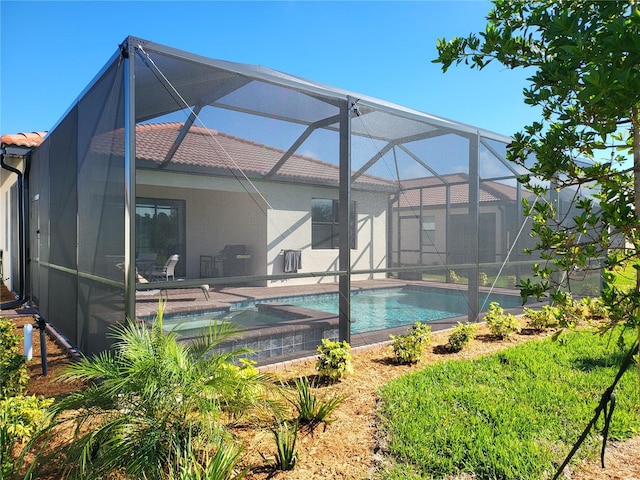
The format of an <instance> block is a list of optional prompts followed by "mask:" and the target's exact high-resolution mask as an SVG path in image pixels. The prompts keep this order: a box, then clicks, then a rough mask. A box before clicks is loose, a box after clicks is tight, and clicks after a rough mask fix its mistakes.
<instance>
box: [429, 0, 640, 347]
mask: <svg viewBox="0 0 640 480" xmlns="http://www.w3.org/2000/svg"><path fill="white" fill-rule="evenodd" d="M487 21H488V23H487V25H486V28H485V31H484V32H481V33H478V34H470V35H469V36H467V37H456V38H453V39H452V40H449V41H447V40H445V39H442V40H439V41H438V45H437V48H438V58H437V59H436V60H434V62H436V63H440V64H442V69H443V71H446V70H447V69H448V68H449V67H450V66H451V65H454V64H455V65H458V64H461V63H464V64H466V65H469V66H470V67H471V68H477V69H482V68H484V67H485V66H486V65H488V64H489V63H491V62H493V61H497V62H499V63H501V64H502V65H504V66H506V67H507V68H509V69H515V68H527V69H528V71H531V72H532V74H531V76H530V77H529V78H528V80H529V82H530V84H529V85H528V87H527V88H525V89H524V92H523V94H524V102H525V103H527V104H529V105H535V106H539V107H541V110H542V118H541V119H540V120H539V121H535V122H533V123H532V124H531V125H528V126H525V127H524V128H523V130H522V131H521V132H518V133H515V134H514V135H513V142H512V143H511V145H510V146H509V149H508V153H507V156H508V159H509V160H512V161H514V162H516V163H517V164H519V165H522V166H525V167H526V168H528V169H529V171H530V175H527V176H525V177H523V179H522V180H523V182H524V183H525V185H526V186H527V187H528V188H529V189H531V190H532V191H533V192H535V193H537V194H538V195H540V197H542V198H545V195H546V198H547V199H549V195H548V193H549V192H554V191H563V192H571V193H572V196H573V207H572V209H571V210H570V211H569V213H568V214H567V212H566V211H564V212H561V211H559V210H558V208H557V203H556V202H553V201H539V202H535V204H527V203H526V202H525V209H526V210H527V213H531V214H532V218H533V227H532V230H533V234H534V236H536V237H537V238H536V245H535V250H537V251H539V252H540V257H541V259H542V261H541V262H540V264H537V265H535V266H534V273H535V274H536V276H537V277H538V278H537V280H536V281H535V282H531V281H526V282H522V283H521V285H520V287H521V289H522V293H523V296H530V295H535V296H538V297H540V296H542V295H544V294H545V292H548V291H550V292H551V295H552V298H554V299H555V300H562V295H563V294H562V293H561V291H562V289H561V287H567V285H566V283H567V282H569V281H570V278H571V277H570V276H569V275H566V274H565V275H557V276H556V275H554V274H553V272H554V271H555V272H565V273H569V272H571V271H572V270H573V269H575V268H576V267H579V268H581V269H584V270H588V269H589V268H590V264H591V262H590V260H592V259H593V258H597V257H604V258H605V265H606V267H607V268H608V269H609V270H613V269H615V268H616V267H620V266H621V265H623V264H625V263H626V262H632V263H633V265H634V268H635V269H636V282H635V288H634V289H632V290H631V291H629V290H621V289H618V288H617V287H616V286H615V285H614V284H613V282H612V281H611V280H612V278H613V277H612V275H611V274H605V286H604V291H603V299H604V300H605V302H606V304H607V305H608V306H609V308H610V309H611V319H612V323H618V322H621V321H624V322H627V324H628V325H630V326H634V327H637V328H638V333H639V335H640V309H639V306H640V260H639V259H638V256H637V254H636V252H638V251H640V231H639V229H638V226H639V217H638V212H639V211H640V117H639V114H638V109H639V108H640V12H639V11H638V7H637V5H636V1H635V0H624V1H613V0H612V1H593V0H573V1H571V2H557V1H555V0H536V1H531V0H495V1H494V7H493V9H492V11H491V12H490V13H489V15H488V16H487ZM541 181H542V182H541ZM544 185H546V186H544ZM552 198H553V197H551V199H552ZM620 239H624V240H625V241H627V242H629V243H630V244H631V245H632V247H633V248H631V249H630V250H627V251H621V250H619V249H615V248H612V247H615V246H616V242H617V244H619V243H620Z"/></svg>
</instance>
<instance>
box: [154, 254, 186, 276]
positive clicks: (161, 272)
mask: <svg viewBox="0 0 640 480" xmlns="http://www.w3.org/2000/svg"><path fill="white" fill-rule="evenodd" d="M178 260H180V255H178V254H175V255H171V256H170V257H169V258H168V259H167V262H166V263H165V264H164V265H162V266H155V267H153V268H152V269H151V271H150V272H149V279H150V280H152V281H153V280H156V281H158V280H165V281H167V282H168V281H169V278H171V280H175V279H176V277H175V274H174V271H175V269H176V263H178Z"/></svg>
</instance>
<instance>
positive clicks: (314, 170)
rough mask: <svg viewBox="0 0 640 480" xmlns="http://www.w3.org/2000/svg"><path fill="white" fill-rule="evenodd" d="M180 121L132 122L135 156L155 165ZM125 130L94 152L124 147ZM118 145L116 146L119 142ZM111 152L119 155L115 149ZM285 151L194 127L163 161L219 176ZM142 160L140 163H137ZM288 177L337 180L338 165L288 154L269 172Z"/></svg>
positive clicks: (262, 171)
mask: <svg viewBox="0 0 640 480" xmlns="http://www.w3.org/2000/svg"><path fill="white" fill-rule="evenodd" d="M182 126H183V124H182V123H156V124H142V125H137V126H136V160H137V162H150V163H152V164H156V165H157V166H159V165H160V164H162V163H163V162H164V161H165V158H166V157H167V154H168V152H169V151H170V149H171V147H172V145H173V143H174V140H175V139H176V138H177V136H178V134H179V132H180V129H181V128H182ZM122 135H123V130H122V129H120V130H117V131H115V132H113V133H110V134H102V135H100V136H98V137H96V138H95V139H94V141H93V143H92V149H93V150H94V151H101V152H103V153H107V152H109V150H110V148H114V149H115V150H122V145H123V142H122ZM118 145H119V146H118ZM113 153H116V154H121V152H118V151H114V152H113ZM284 153H285V151H284V150H281V149H277V148H274V147H270V146H268V145H264V144H260V143H256V142H252V141H250V140H247V139H244V138H240V137H236V136H233V135H229V134H226V133H221V132H218V131H216V130H209V129H206V128H203V127H197V126H192V127H191V128H190V129H189V132H188V133H187V134H186V135H185V138H184V139H183V141H182V142H181V143H180V145H179V147H178V149H177V150H176V151H175V153H174V155H173V156H172V157H171V158H170V160H169V163H168V164H167V166H168V168H172V166H173V167H174V168H175V167H178V168H181V169H191V170H196V171H205V170H206V171H207V172H211V173H214V174H217V175H231V174H234V173H236V174H237V173H238V172H239V171H243V172H244V173H245V174H246V175H247V176H249V177H250V178H255V177H256V176H258V177H261V176H264V175H266V174H267V173H269V172H270V171H271V169H272V168H273V167H274V166H275V165H276V163H277V162H278V161H279V160H280V159H281V158H282V156H283V155H284ZM139 165H140V163H139ZM271 178H272V179H273V180H281V181H282V180H284V181H289V182H301V183H305V182H306V183H319V184H323V185H326V184H330V185H338V179H339V169H338V166H337V165H334V164H331V163H327V162H323V161H320V160H317V159H315V158H312V157H309V156H304V155H296V154H294V155H292V156H291V157H290V158H289V159H288V160H287V161H286V163H285V164H284V165H283V166H282V167H281V168H280V169H279V170H278V171H277V172H276V173H275V174H274V175H273V177H271ZM356 183H357V184H358V185H368V186H378V187H384V188H388V187H390V186H391V187H392V186H393V185H394V184H393V182H389V181H388V180H385V179H383V178H379V177H375V176H372V175H362V176H361V177H359V179H358V181H357V182H356Z"/></svg>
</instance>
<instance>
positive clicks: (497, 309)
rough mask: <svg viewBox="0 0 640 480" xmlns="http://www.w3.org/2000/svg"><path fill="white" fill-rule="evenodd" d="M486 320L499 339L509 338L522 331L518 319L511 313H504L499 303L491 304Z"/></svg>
mask: <svg viewBox="0 0 640 480" xmlns="http://www.w3.org/2000/svg"><path fill="white" fill-rule="evenodd" d="M484 320H485V321H486V322H487V325H488V326H489V330H490V331H491V333H492V334H493V335H495V336H496V337H498V338H508V337H510V336H511V335H513V334H514V333H518V332H520V330H521V329H522V327H521V326H520V322H519V321H518V319H517V318H516V317H515V316H514V315H512V314H510V313H504V309H503V308H502V307H501V306H500V304H499V303H498V302H491V304H490V305H489V310H488V311H487V314H486V315H485V317H484Z"/></svg>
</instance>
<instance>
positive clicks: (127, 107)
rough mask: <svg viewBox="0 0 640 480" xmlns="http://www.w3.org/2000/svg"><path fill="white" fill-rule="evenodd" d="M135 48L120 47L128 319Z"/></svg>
mask: <svg viewBox="0 0 640 480" xmlns="http://www.w3.org/2000/svg"><path fill="white" fill-rule="evenodd" d="M133 48H134V47H133V46H132V45H131V44H130V43H129V42H128V41H127V42H125V43H124V44H123V45H122V46H121V51H124V52H127V54H123V55H122V61H123V62H124V132H125V135H124V171H125V178H124V299H125V305H124V311H125V318H135V309H136V269H135V206H136V187H135V185H136V183H135V182H136V177H135V168H136V162H135V158H136V137H135V125H136V113H135V72H134V64H133V59H134V58H135V55H131V53H132V51H131V50H132V49H133Z"/></svg>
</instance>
